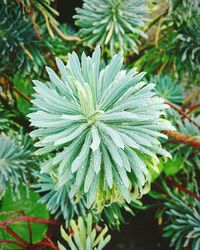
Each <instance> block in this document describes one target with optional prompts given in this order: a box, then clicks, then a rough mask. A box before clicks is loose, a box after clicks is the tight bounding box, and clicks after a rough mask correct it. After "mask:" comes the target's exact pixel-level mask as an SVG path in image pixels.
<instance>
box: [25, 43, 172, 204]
mask: <svg viewBox="0 0 200 250" xmlns="http://www.w3.org/2000/svg"><path fill="white" fill-rule="evenodd" d="M56 61H57V66H58V69H59V71H60V73H61V78H59V77H58V75H57V74H56V73H55V72H54V71H53V70H52V69H50V68H49V67H47V68H46V69H47V72H48V74H49V78H50V81H49V82H48V83H47V84H43V83H41V82H39V81H34V84H35V91H36V94H35V99H34V100H33V101H32V102H33V104H34V106H35V109H36V110H35V112H34V113H31V114H29V117H30V119H31V124H32V125H33V126H35V127H38V129H36V130H35V131H33V132H31V136H33V137H38V138H39V141H38V142H37V143H36V144H35V146H36V147H40V149H38V150H37V151H36V153H37V154H44V153H49V152H52V151H53V152H54V153H55V154H54V155H53V156H52V157H50V158H49V160H48V161H47V162H45V163H44V164H43V165H42V166H41V171H42V172H51V171H54V170H56V171H55V172H56V173H58V183H57V185H58V187H61V186H62V185H64V184H66V183H68V182H69V181H70V189H71V190H70V196H71V197H73V196H74V195H80V196H81V195H83V194H86V197H87V204H88V206H90V205H92V204H93V203H94V201H95V199H96V198H98V196H99V195H102V194H105V200H106V199H107V198H108V197H109V198H108V199H111V200H112V195H113V194H114V195H115V196H116V192H117V193H118V194H119V196H121V197H123V198H124V199H125V200H126V201H127V202H130V201H131V200H132V199H133V198H139V197H141V196H142V194H143V193H145V192H146V191H147V187H148V186H149V183H150V173H149V171H148V168H147V167H146V164H145V162H144V160H143V155H148V156H150V157H152V158H154V159H155V160H156V161H158V158H157V156H156V155H157V154H160V155H164V156H169V154H168V153H167V152H166V151H165V150H164V149H162V148H161V145H160V142H159V140H158V138H159V137H165V135H163V134H162V133H161V132H160V130H166V129H173V127H172V126H171V124H170V123H169V122H168V121H166V120H164V119H161V118H160V115H161V114H162V113H163V110H164V109H165V108H167V107H168V106H167V105H165V104H164V103H163V99H162V98H159V97H157V96H155V93H154V91H153V88H154V84H147V83H146V82H143V81H142V78H143V76H144V74H145V73H137V71H136V68H133V69H131V70H129V71H128V72H126V71H125V70H121V68H122V64H123V59H122V55H121V54H117V55H115V56H114V57H113V58H112V60H111V61H110V63H109V64H108V65H107V66H106V67H105V68H104V69H102V70H100V66H99V64H100V49H99V47H98V48H96V49H95V51H94V53H93V54H92V57H86V55H85V54H84V53H83V54H82V57H81V61H79V59H78V56H77V54H76V53H74V52H73V53H72V54H69V55H68V63H67V65H64V64H63V62H62V61H61V60H60V59H56ZM97 200H98V199H97Z"/></svg>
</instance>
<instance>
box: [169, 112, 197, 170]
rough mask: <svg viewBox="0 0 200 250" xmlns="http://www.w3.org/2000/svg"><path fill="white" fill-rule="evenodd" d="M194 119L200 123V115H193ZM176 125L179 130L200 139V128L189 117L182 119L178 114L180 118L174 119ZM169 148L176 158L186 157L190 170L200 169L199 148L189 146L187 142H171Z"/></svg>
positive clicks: (185, 160) (186, 163)
mask: <svg viewBox="0 0 200 250" xmlns="http://www.w3.org/2000/svg"><path fill="white" fill-rule="evenodd" d="M193 120H194V121H196V123H197V124H200V116H196V117H193ZM175 123H176V124H175ZM174 125H175V126H176V128H177V131H180V132H181V133H183V134H185V135H188V136H190V137H191V139H192V138H195V139H200V130H199V128H198V127H197V126H195V125H194V124H193V123H192V122H191V121H189V120H187V119H184V120H183V121H182V120H181V117H180V116H178V119H176V120H175V121H174ZM167 148H168V150H169V151H170V152H171V154H172V155H173V156H174V157H175V158H176V157H181V158H183V159H184V163H185V165H186V166H187V171H188V172H190V170H191V171H193V170H194V169H196V170H197V169H200V168H199V166H200V155H199V151H198V149H195V148H192V147H189V146H188V145H185V144H169V145H168V147H167Z"/></svg>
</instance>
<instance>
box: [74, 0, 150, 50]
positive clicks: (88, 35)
mask: <svg viewBox="0 0 200 250" xmlns="http://www.w3.org/2000/svg"><path fill="white" fill-rule="evenodd" d="M146 3H147V1H146V0H140V1H138V0H122V1H121V0H104V1H100V0H92V1H89V0H84V3H83V8H82V9H81V8H77V9H76V11H77V14H76V15H75V16H74V18H75V19H76V22H75V23H76V24H77V26H79V27H80V30H79V32H78V34H79V35H80V36H81V37H83V42H84V44H86V45H91V46H94V45H97V44H98V45H101V46H102V48H104V47H107V46H109V48H110V53H111V54H114V52H115V51H119V50H120V51H124V52H127V51H134V52H137V43H138V37H139V36H142V37H146V35H145V33H144V32H143V31H142V30H141V27H143V26H144V25H145V22H146V21H147V13H148V8H147V5H146Z"/></svg>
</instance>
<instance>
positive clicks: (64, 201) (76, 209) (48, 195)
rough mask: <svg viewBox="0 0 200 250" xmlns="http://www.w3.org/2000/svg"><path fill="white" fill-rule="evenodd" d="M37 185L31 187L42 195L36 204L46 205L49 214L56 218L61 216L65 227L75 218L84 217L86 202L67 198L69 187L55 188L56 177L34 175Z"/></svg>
mask: <svg viewBox="0 0 200 250" xmlns="http://www.w3.org/2000/svg"><path fill="white" fill-rule="evenodd" d="M35 175H36V177H38V178H39V180H38V183H37V184H34V185H32V186H33V187H34V189H35V190H36V192H39V193H41V194H43V195H42V196H41V198H40V199H39V201H38V202H40V203H42V204H46V206H47V208H48V210H49V211H50V213H51V214H53V215H54V216H55V218H58V217H59V216H61V215H63V217H64V220H65V223H66V226H67V227H68V226H69V222H70V220H71V219H72V218H74V217H75V216H80V215H82V216H85V213H86V204H85V203H86V202H85V200H84V199H81V200H80V201H75V200H74V199H73V198H71V197H70V196H69V191H70V190H69V185H64V186H62V187H60V188H57V187H56V183H57V177H56V176H51V175H49V174H40V173H35Z"/></svg>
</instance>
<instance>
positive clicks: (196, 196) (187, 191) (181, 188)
mask: <svg viewBox="0 0 200 250" xmlns="http://www.w3.org/2000/svg"><path fill="white" fill-rule="evenodd" d="M167 179H168V180H169V181H170V182H171V184H172V185H173V186H175V187H177V188H178V189H179V190H181V191H183V192H184V193H186V194H189V195H191V196H192V197H194V198H195V199H197V200H198V201H200V196H198V195H196V194H195V193H193V192H191V191H190V190H188V189H187V188H185V187H183V186H182V185H180V184H179V183H177V182H175V181H174V180H173V179H172V177H171V176H169V177H168V178H167Z"/></svg>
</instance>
